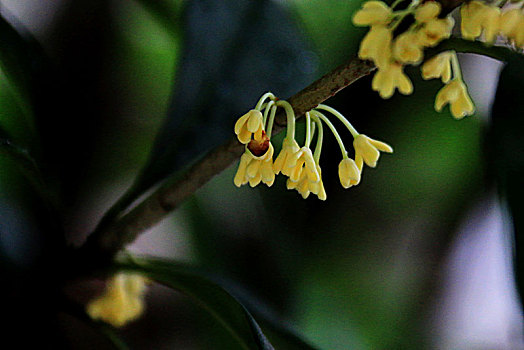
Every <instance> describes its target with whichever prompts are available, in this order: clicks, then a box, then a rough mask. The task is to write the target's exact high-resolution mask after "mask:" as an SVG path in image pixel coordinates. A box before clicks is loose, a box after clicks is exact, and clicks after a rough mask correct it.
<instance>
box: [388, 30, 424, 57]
mask: <svg viewBox="0 0 524 350" xmlns="http://www.w3.org/2000/svg"><path fill="white" fill-rule="evenodd" d="M423 49H424V48H423V46H422V45H421V44H420V43H419V41H418V34H417V32H415V31H407V32H404V33H402V34H400V35H399V36H398V37H396V38H395V41H394V43H393V57H394V58H395V59H396V60H397V61H399V62H401V63H404V64H408V63H409V64H417V63H419V62H420V61H422V58H423V57H424V52H423Z"/></svg>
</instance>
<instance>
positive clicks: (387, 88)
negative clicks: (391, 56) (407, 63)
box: [371, 62, 413, 98]
mask: <svg viewBox="0 0 524 350" xmlns="http://www.w3.org/2000/svg"><path fill="white" fill-rule="evenodd" d="M371 88H372V89H373V90H375V91H378V93H379V94H380V97H382V98H390V97H391V96H393V93H394V92H395V89H398V91H400V92H401V93H402V94H404V95H409V94H411V93H412V92H413V84H412V83H411V80H409V78H408V77H407V75H406V74H404V71H403V66H402V64H400V63H396V62H395V63H391V64H389V65H387V66H385V67H383V68H382V69H379V70H378V72H377V73H375V75H374V76H373V81H372V83H371Z"/></svg>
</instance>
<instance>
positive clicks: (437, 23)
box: [418, 17, 455, 47]
mask: <svg viewBox="0 0 524 350" xmlns="http://www.w3.org/2000/svg"><path fill="white" fill-rule="evenodd" d="M454 25H455V21H454V20H453V18H451V17H446V18H434V19H431V20H429V21H427V22H426V23H425V24H424V27H422V28H421V29H420V30H419V31H418V33H419V36H418V40H419V43H420V44H421V45H423V46H427V47H433V46H435V45H437V44H438V43H439V42H440V41H442V40H444V39H447V38H449V37H450V36H451V30H452V29H453V26H454Z"/></svg>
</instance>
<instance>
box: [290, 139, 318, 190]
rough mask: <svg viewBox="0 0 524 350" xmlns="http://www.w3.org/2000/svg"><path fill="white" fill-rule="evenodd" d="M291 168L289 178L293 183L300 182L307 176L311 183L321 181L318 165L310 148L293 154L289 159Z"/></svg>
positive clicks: (304, 148)
mask: <svg viewBox="0 0 524 350" xmlns="http://www.w3.org/2000/svg"><path fill="white" fill-rule="evenodd" d="M289 166H290V168H291V169H290V171H289V174H290V175H289V178H290V180H291V181H293V182H298V181H299V180H300V178H301V176H306V178H307V180H308V181H309V182H318V181H320V174H319V173H318V171H317V164H316V162H315V159H314V157H313V152H311V149H310V148H309V147H305V146H304V147H302V148H301V149H300V150H299V151H298V152H297V153H295V154H293V155H292V156H291V158H290V159H289ZM302 172H304V174H302Z"/></svg>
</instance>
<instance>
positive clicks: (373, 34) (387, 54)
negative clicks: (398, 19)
mask: <svg viewBox="0 0 524 350" xmlns="http://www.w3.org/2000/svg"><path fill="white" fill-rule="evenodd" d="M392 38H393V34H392V32H391V29H390V28H388V27H387V26H384V25H376V26H373V27H371V29H370V30H369V32H368V33H367V34H366V36H365V37H364V39H362V42H361V43H360V49H359V51H358V57H360V58H361V59H370V60H372V61H373V62H374V63H375V65H376V66H377V67H379V68H382V67H385V66H387V65H389V61H390V59H391V41H392Z"/></svg>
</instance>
